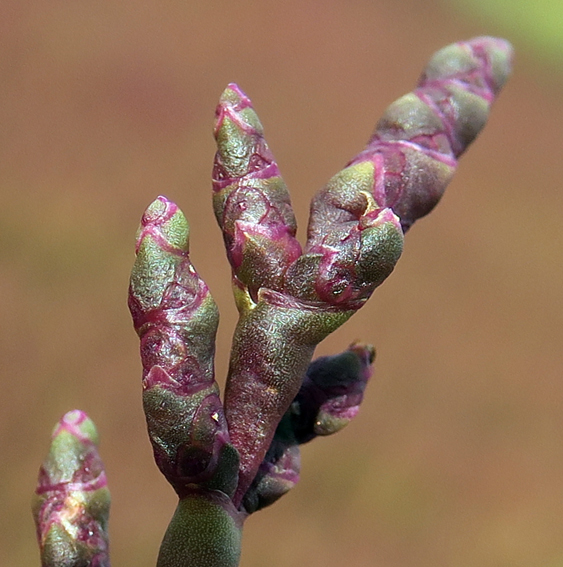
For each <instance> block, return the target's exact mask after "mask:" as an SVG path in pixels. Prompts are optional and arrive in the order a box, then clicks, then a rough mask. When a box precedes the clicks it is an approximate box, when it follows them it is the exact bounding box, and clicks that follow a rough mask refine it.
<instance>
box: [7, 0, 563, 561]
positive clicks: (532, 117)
mask: <svg viewBox="0 0 563 567" xmlns="http://www.w3.org/2000/svg"><path fill="white" fill-rule="evenodd" d="M456 10H457V9H455V8H453V7H452V6H450V5H449V4H447V3H441V2H437V1H434V2H431V1H430V2H420V0H405V1H392V0H372V1H369V2H368V1H367V0H366V1H364V0H358V1H355V0H348V1H347V0H325V1H322V2H321V1H320V0H306V1H302V2H299V1H295V0H286V1H285V2H274V1H273V0H264V1H262V2H257V1H251V0H239V1H238V2H226V1H224V0H215V1H211V2H189V1H188V2H186V1H184V2H174V1H165V2H155V1H151V0H138V1H136V2H131V1H129V0H121V1H120V2H111V1H104V0H99V1H97V2H92V1H91V0H90V1H84V0H74V1H72V2H69V1H64V0H58V1H57V0H49V1H47V0H4V1H3V2H2V3H1V4H0V37H1V38H2V39H1V40H0V76H1V80H0V191H1V203H2V206H1V207H0V243H1V245H0V316H1V319H2V325H1V326H0V361H1V362H2V372H1V374H0V387H1V390H0V404H1V411H0V451H1V455H2V457H1V459H0V510H1V512H0V565H2V566H10V567H12V566H13V567H19V566H22V567H23V566H24V565H25V566H28V565H39V558H38V552H37V550H36V545H35V534H34V527H33V523H32V519H31V514H30V511H29V501H30V498H31V494H32V492H33V490H34V485H35V479H36V475H37V470H38V467H39V465H40V462H41V460H42V458H43V457H44V455H45V453H46V450H47V447H48V443H49V435H50V431H51V429H52V427H53V425H54V424H55V422H56V421H57V419H59V417H60V416H61V415H62V414H63V413H64V412H66V411H67V410H69V409H72V408H75V407H76V408H81V409H83V410H85V411H86V412H88V414H89V415H90V416H91V417H92V419H94V421H95V422H96V424H97V425H98V428H99V430H100V433H101V438H102V446H101V450H102V454H103V457H104V460H105V463H106V466H107V472H108V476H109V480H110V488H111V490H112V495H113V507H112V517H111V547H112V561H113V564H114V565H116V566H121V565H123V566H128V565H129V566H136V567H145V566H146V567H149V566H151V565H154V564H155V558H156V554H157V552H158V546H159V542H160V539H161V537H162V534H163V532H164V530H165V528H166V525H167V522H168V519H169V517H170V516H171V514H172V511H173V509H174V505H175V498H174V495H173V493H172V491H171V489H170V488H169V487H168V485H167V484H166V482H165V481H164V479H163V477H161V475H160V474H159V473H158V471H157V469H156V467H155V465H154V463H153V461H152V454H151V450H150V446H149V442H148V439H147V436H146V433H145V424H144V417H143V414H142V409H141V401H140V398H141V391H140V372H141V369H140V362H139V359H138V353H137V350H138V344H137V343H138V341H137V337H136V335H135V333H134V331H133V329H132V325H131V322H130V318H129V314H128V311H127V307H126V294H127V286H128V277H129V270H130V268H131V265H132V262H133V257H134V237H135V231H136V229H137V224H138V221H139V218H140V216H141V214H142V212H143V210H144V208H145V207H146V206H147V205H148V203H149V202H150V201H152V199H153V198H154V197H155V196H156V195H158V194H161V193H162V194H165V195H166V196H167V197H169V198H171V199H173V200H174V201H176V202H177V203H178V204H179V206H180V207H181V208H182V209H183V210H184V212H185V214H186V216H187V217H188V219H189V220H190V223H191V229H192V259H193V261H194V264H195V265H196V267H197V268H198V270H199V271H200V273H201V274H202V275H203V277H204V278H205V280H206V281H207V283H208V285H209V286H210V288H211V290H212V293H213V295H214V297H215V299H216V301H217V302H218V304H219V307H220V310H221V315H222V319H221V326H220V331H219V336H218V345H217V346H218V356H217V375H218V379H219V381H220V382H221V383H223V377H224V376H225V373H226V368H227V360H228V352H229V343H230V336H231V332H232V329H233V327H234V324H235V321H236V311H235V308H234V306H233V302H232V298H231V291H230V286H229V270H228V266H227V263H226V260H225V256H224V251H223V249H222V241H221V236H220V233H219V230H218V228H217V227H216V225H215V220H214V218H213V215H212V210H211V204H210V202H211V197H210V171H211V165H212V160H213V155H214V142H213V138H212V135H211V129H212V123H213V115H214V109H215V105H216V102H217V100H218V98H219V95H220V93H221V92H222V90H223V89H224V88H225V86H226V85H227V83H228V82H231V81H235V82H237V83H238V84H239V85H240V86H241V87H242V88H243V89H244V90H245V91H246V92H247V94H248V95H249V96H250V97H251V98H252V100H253V102H254V104H255V107H256V109H257V111H258V114H259V115H260V117H261V119H262V122H263V124H264V126H265V129H266V135H267V138H268V141H269V144H270V146H271V148H272V150H273V151H274V153H275V155H276V157H277V159H278V163H279V165H280V168H281V170H282V173H283V174H284V177H285V180H286V181H287V183H288V185H289V187H290V189H291V190H292V200H293V204H294V208H295V210H296V214H297V217H298V220H299V223H300V227H301V237H302V236H303V232H304V228H305V226H306V222H307V210H308V202H309V200H310V198H311V196H312V195H313V193H314V192H315V191H316V190H317V189H318V188H320V187H321V186H322V185H323V184H324V183H325V182H326V181H327V180H328V179H329V178H330V177H331V176H332V175H333V174H334V173H336V171H338V170H339V169H340V168H341V167H342V166H343V165H344V164H345V163H346V162H347V161H348V159H350V158H351V157H352V156H353V155H354V154H355V153H357V152H358V151H359V150H361V149H362V148H363V145H364V143H365V142H366V141H367V139H368V137H369V135H370V133H371V130H372V128H373V126H374V125H375V123H376V121H377V119H378V118H379V116H380V115H381V113H382V112H383V110H384V109H385V107H386V106H387V105H388V104H389V103H390V102H392V101H393V100H394V99H396V98H398V97H399V96H400V95H402V94H404V93H406V92H408V91H410V90H411V89H412V87H413V86H414V84H415V82H416V80H417V78H418V76H419V74H420V72H421V70H422V69H423V67H424V65H425V63H426V61H427V60H428V58H429V57H430V56H431V54H432V53H433V52H434V51H436V50H437V49H439V48H440V47H442V46H444V45H447V44H448V43H451V42H453V41H457V40H460V39H467V38H469V37H472V36H474V35H484V34H490V35H495V34H500V33H504V34H505V35H506V37H507V38H508V39H509V40H511V41H512V42H513V43H514V45H515V47H516V51H517V59H516V68H515V71H514V75H513V77H512V78H511V79H510V81H509V83H508V84H507V86H506V87H505V90H504V91H503V92H502V94H501V96H500V99H499V101H498V103H497V104H496V106H495V107H494V108H493V112H492V115H491V118H490V121H489V124H488V125H487V127H486V129H485V131H484V133H483V134H482V135H481V137H480V138H479V139H478V140H477V142H476V143H475V144H474V146H473V147H472V148H471V149H470V151H469V152H468V154H467V155H466V156H465V157H464V158H463V159H462V161H461V165H460V168H459V171H458V174H457V176H456V178H455V180H454V181H453V182H452V183H451V185H450V187H449V189H448V191H447V192H446V195H445V197H444V198H443V200H442V202H441V203H440V205H439V206H438V207H437V209H436V210H435V211H434V212H433V213H432V215H431V216H430V217H428V218H427V219H423V220H421V221H419V223H418V224H417V225H416V226H415V227H414V228H413V229H412V230H411V231H410V232H409V234H408V236H407V238H406V246H405V252H404V254H403V257H402V259H401V261H400V262H399V264H398V267H397V268H396V270H395V272H394V273H393V275H392V276H391V277H390V278H389V280H388V281H387V282H386V283H385V284H384V285H383V286H382V288H380V289H379V290H377V292H376V293H375V294H374V297H373V298H372V299H371V301H370V302H369V303H368V305H367V306H366V307H364V309H362V311H360V312H359V313H358V314H357V315H355V316H354V317H353V318H352V320H351V321H350V322H349V323H347V324H346V325H345V326H344V327H342V328H341V329H340V330H338V331H337V332H336V333H334V335H332V336H331V337H329V338H328V339H327V340H326V341H325V342H324V343H323V344H322V345H321V346H320V347H319V349H318V353H319V354H327V353H331V352H337V351H340V350H342V349H343V348H345V347H346V346H347V345H348V344H349V343H350V342H351V341H352V340H354V339H363V340H366V341H371V342H373V343H374V344H375V345H376V346H377V350H378V358H377V362H376V373H375V378H374V379H373V381H372V382H371V383H370V385H369V388H368V392H367V396H366V399H365V401H364V404H363V407H362V411H361V412H360V415H359V416H358V418H357V419H356V420H355V421H354V422H353V423H352V424H351V425H350V426H349V427H348V428H347V429H346V430H345V431H343V432H342V433H340V434H339V435H338V436H335V437H332V438H328V439H319V440H317V441H316V442H315V443H312V444H311V445H308V446H305V447H304V450H303V472H302V480H301V482H300V484H299V485H298V487H297V488H295V489H294V490H293V491H292V492H291V493H290V494H289V495H287V496H286V497H284V498H283V499H282V500H281V501H280V502H279V503H277V504H276V505H275V506H273V507H272V508H269V509H267V510H265V511H263V512H260V513H257V514H256V515H255V516H252V517H251V518H250V519H249V521H248V522H247V525H246V529H245V534H244V540H243V556H242V565H243V566H244V567H272V566H280V567H281V566H283V567H294V566H302V565H307V566H310V567H316V566H319V567H320V566H323V567H332V566H334V567H341V566H342V565H354V566H355V567H363V566H368V565H369V566H372V567H376V566H386V567H415V566H416V567H420V566H426V565H428V566H444V567H446V566H455V567H473V566H475V567H504V566H506V567H509V566H510V567H520V566H522V567H524V566H525V567H536V566H538V567H539V566H542V567H558V566H562V565H563V435H562V432H563V411H562V410H563V381H562V379H561V369H562V354H561V351H562V349H561V339H562V337H563V326H562V323H563V310H562V307H563V306H562V299H561V290H562V283H563V263H562V262H561V251H562V245H561V242H562V237H563V228H562V226H561V213H562V211H563V196H562V191H561V179H562V178H563V159H562V157H563V156H562V144H561V125H562V124H563V105H562V102H561V101H562V97H561V89H562V87H563V75H562V74H561V72H560V71H559V69H560V68H561V67H560V66H559V67H557V66H555V65H553V63H549V62H547V61H544V60H542V59H541V58H540V57H539V56H538V55H536V54H535V52H533V51H530V49H528V44H527V43H526V42H525V41H524V40H523V39H521V36H520V35H518V34H517V33H516V32H515V33H514V35H513V36H512V35H511V32H510V28H508V29H507V28H502V27H499V25H497V24H496V23H495V21H493V20H491V21H487V20H483V19H478V18H475V19H473V18H472V17H471V16H469V15H467V14H465V13H462V12H459V11H456Z"/></svg>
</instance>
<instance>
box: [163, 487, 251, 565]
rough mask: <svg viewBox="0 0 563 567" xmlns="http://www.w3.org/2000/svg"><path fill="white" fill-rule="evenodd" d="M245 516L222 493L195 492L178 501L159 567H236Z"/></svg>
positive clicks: (166, 535) (167, 532)
mask: <svg viewBox="0 0 563 567" xmlns="http://www.w3.org/2000/svg"><path fill="white" fill-rule="evenodd" d="M243 519H244V517H243V515H242V514H241V513H239V512H238V511H237V510H236V509H235V508H234V506H233V503H232V502H231V500H230V499H229V498H228V497H227V496H226V495H225V494H223V493H222V492H220V491H209V490H208V491H196V490H194V492H192V493H191V494H189V495H187V496H185V497H184V498H182V499H181V500H180V501H179V502H178V506H177V508H176V511H175V512H174V516H173V517H172V520H171V521H170V525H169V526H168V529H167V530H166V534H165V535H164V539H163V541H162V545H161V548H160V553H159V555H158V561H157V567H236V566H237V565H238V564H239V559H240V549H241V537H242V524H243Z"/></svg>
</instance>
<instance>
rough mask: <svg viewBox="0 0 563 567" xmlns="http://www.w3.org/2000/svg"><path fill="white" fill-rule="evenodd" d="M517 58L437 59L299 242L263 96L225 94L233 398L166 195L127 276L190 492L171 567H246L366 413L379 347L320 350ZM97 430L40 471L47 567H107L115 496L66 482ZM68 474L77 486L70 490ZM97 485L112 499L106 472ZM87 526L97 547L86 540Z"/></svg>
mask: <svg viewBox="0 0 563 567" xmlns="http://www.w3.org/2000/svg"><path fill="white" fill-rule="evenodd" d="M511 57H512V50H511V47H510V45H509V44H508V43H507V42H506V41H504V40H501V39H496V38H490V37H480V38H475V39H473V40H470V41H467V42H460V43H456V44H453V45H450V46H448V47H446V48H444V49H442V50H441V51H439V52H437V53H436V54H435V55H434V57H433V58H432V59H431V61H430V63H429V64H428V66H427V68H426V70H425V71H424V73H423V75H422V77H421V79H420V81H419V83H418V85H417V87H416V89H415V90H414V91H413V92H412V93H409V94H407V95H405V96H403V97H402V98H400V99H398V100H397V101H395V102H394V103H393V104H392V105H391V106H390V107H389V108H388V109H387V110H386V112H385V114H384V115H383V118H382V119H381V120H380V121H379V122H378V124H377V126H376V128H375V132H374V133H373V135H372V137H371V139H370V141H369V142H368V145H367V146H366V148H365V149H364V150H363V151H362V152H361V153H360V154H358V155H357V156H356V157H355V158H354V159H353V160H352V161H351V162H350V163H349V164H348V165H347V166H346V167H345V168H344V169H343V170H342V171H340V172H339V173H337V174H336V175H335V176H334V177H333V178H332V179H331V180H330V181H329V182H328V184H327V185H326V186H325V187H324V188H323V189H322V190H321V191H319V192H318V193H317V195H316V196H315V197H314V199H313V201H312V204H311V215H310V220H309V226H308V231H307V241H306V244H305V246H304V248H303V249H302V247H301V245H300V244H299V242H298V241H297V239H296V237H295V234H296V228H297V227H296V222H295V217H294V214H293V210H292V208H291V203H290V198H289V193H288V190H287V188H286V185H285V183H284V181H283V179H282V177H281V175H280V172H279V169H278V166H277V164H276V162H275V160H274V157H273V155H272V153H271V151H270V149H269V147H268V145H267V143H266V140H265V138H264V132H263V128H262V125H261V123H260V120H259V119H258V116H257V114H256V112H255V111H254V108H253V106H252V104H251V102H250V100H249V99H248V97H247V96H246V95H245V94H244V93H243V92H242V91H241V90H240V89H239V87H238V86H237V85H234V84H231V85H229V86H228V87H227V89H226V90H225V91H224V92H223V94H222V95H221V98H220V100H219V105H218V107H217V112H216V120H215V138H216V140H217V147H218V151H217V154H216V156H215V165H214V168H213V207H214V211H215V216H216V218H217V221H218V223H219V226H220V228H221V230H222V232H223V238H224V241H225V247H226V250H227V257H228V260H229V262H230V264H231V268H232V285H233V290H234V296H235V301H236V305H237V307H238V310H239V321H238V324H237V327H236V329H235V333H234V338H233V346H232V351H231V359H230V366H229V374H228V377H227V387H226V392H225V399H224V403H221V400H220V397H219V389H218V387H217V383H216V382H215V379H214V371H213V359H214V350H215V346H214V345H215V334H216V330H217V323H218V317H219V315H218V311H217V307H216V305H215V302H214V301H213V299H212V297H211V295H210V293H209V289H208V288H207V286H206V285H205V283H204V282H203V280H202V279H201V278H200V277H199V275H198V274H197V272H196V270H195V268H194V267H193V265H192V263H191V261H190V258H189V247H188V243H189V238H188V236H189V227H188V223H187V221H186V219H185V217H184V215H183V214H182V212H181V211H180V210H179V209H178V207H177V206H176V205H175V204H174V203H172V202H170V201H169V200H167V199H166V198H165V197H158V198H157V199H156V200H155V201H154V202H153V203H152V204H151V205H150V206H149V207H148V209H147V210H146V212H145V214H144V215H143V218H142V221H141V226H140V229H139V232H138V236H137V248H136V251H137V259H136V262H135V265H134V267H133V272H132V275H131V285H130V290H129V307H130V310H131V314H132V316H133V323H134V325H135V329H136V331H137V333H138V335H139V337H140V339H141V359H142V363H143V404H144V409H145V414H146V419H147V426H148V432H149V437H150V440H151V443H152V446H153V451H154V456H155V460H156V463H157V465H158V467H159V468H160V470H161V472H162V473H163V474H164V476H165V477H166V479H167V480H168V481H169V482H170V484H171V485H172V487H173V488H174V490H175V491H176V493H177V494H178V497H179V502H178V507H177V509H176V512H175V514H174V516H173V518H172V521H171V523H170V526H169V527H168V530H167V532H166V535H165V536H164V541H163V543H162V547H161V550H160V554H159V558H158V566H159V567H235V566H236V565H238V562H239V556H240V540H241V532H242V527H243V523H244V520H245V518H246V517H247V516H248V515H249V514H251V513H252V512H255V511H257V510H259V509H261V508H263V507H265V506H268V505H270V504H272V503H273V502H274V501H276V500H277V499H278V498H279V497H280V496H282V495H283V494H285V493H286V492H287V491H288V490H290V489H291V488H292V486H294V485H295V483H296V482H297V481H298V478H299V473H300V457H299V451H300V449H299V446H300V445H301V444H303V443H306V442H308V441H311V440H312V439H314V438H315V437H316V436H318V435H329V434H331V433H334V432H336V431H338V430H340V429H342V427H344V426H345V425H346V424H347V423H348V422H349V421H350V420H351V419H352V417H354V416H355V415H356V413H357V412H358V408H359V405H360V403H361V401H362V398H363V394H364V390H365V387H366V384H367V381H368V379H369V377H370V375H371V365H372V363H373V359H374V356H375V351H374V349H373V347H371V346H370V345H365V344H361V343H354V344H352V345H351V346H350V347H349V348H348V349H347V350H345V351H344V352H343V353H341V354H339V355H336V356H331V357H323V358H319V359H317V360H315V361H313V362H311V358H312V355H313V352H314V350H315V347H316V345H317V344H318V343H319V342H320V341H322V340H323V339H324V338H325V337H326V336H327V335H328V334H329V333H331V332H332V331H334V330H335V329H336V328H337V327H339V326H340V325H341V324H342V323H344V322H345V321H346V320H348V319H349V318H350V317H351V316H352V315H353V314H354V313H355V312H356V311H357V310H358V309H359V308H360V307H361V306H362V305H364V303H365V302H366V301H367V300H368V299H369V297H370V296H371V294H372V292H373V290H374V289H375V288H376V287H377V286H378V285H380V284H381V283H382V282H383V281H384V280H385V279H386V278H387V276H388V275H389V274H390V273H391V272H392V270H393V268H394V266H395V264H396V262H397V260H398V259H399V257H400V255H401V252H402V248H403V235H404V233H405V232H406V231H407V230H408V229H409V228H410V226H411V225H412V224H413V223H414V222H415V220H416V219H418V218H420V217H421V216H423V215H426V214H427V213H429V212H430V211H431V210H432V208H433V207H434V206H435V205H436V203H437V202H438V200H439V199H440V197H441V195H442V194H443V192H444V189H445V188H446V185H447V184H448V182H449V181H450V179H451V177H452V175H453V173H454V171H455V167H456V165H457V158H458V157H459V156H460V155H461V153H463V151H465V149H466V148H467V146H468V145H469V144H470V143H471V142H472V141H473V140H474V138H475V137H476V136H477V134H478V133H479V131H480V130H481V129H482V127H483V126H484V124H485V121H486V119H487V116H488V113H489V109H490V106H491V104H492V102H493V100H494V98H495V96H496V94H497V93H498V91H499V90H500V88H501V87H502V85H503V84H504V82H505V80H506V78H507V77H508V74H509V72H510V65H511ZM69 415H70V416H71V417H70V418H69V417H68V416H69ZM76 415H78V414H77V413H76V412H74V413H71V414H67V417H65V418H63V422H62V423H66V422H73V421H76V420H75V417H76ZM80 415H81V416H82V415H83V414H80ZM65 419H66V422H65V421H64V420H65ZM81 419H82V417H81ZM84 419H86V418H85V416H84ZM87 423H88V424H90V423H91V422H90V421H89V420H88V421H87ZM88 427H90V426H88ZM91 427H93V426H91ZM57 435H58V434H57ZM91 438H92V435H91V436H90V437H88V436H83V437H80V439H79V440H78V441H76V440H75V441H73V442H72V443H70V442H69V443H66V442H65V443H66V444H65V443H62V442H59V441H57V439H58V437H57V436H56V437H55V440H54V442H53V449H52V451H51V454H50V457H49V458H48V459H47V461H46V463H45V465H44V467H43V469H42V471H43V472H42V474H41V477H40V485H39V488H38V491H37V494H38V497H37V498H38V502H39V504H37V505H36V508H35V509H36V521H37V526H38V537H39V541H40V547H41V551H42V562H43V566H44V567H60V566H62V565H64V566H65V567H66V566H68V567H70V566H71V565H73V566H75V567H79V566H82V565H84V566H86V565H92V566H105V565H108V564H109V562H108V560H107V539H106V538H105V533H106V532H105V529H106V520H107V505H109V499H108V498H107V494H106V492H100V493H98V492H95V494H96V497H95V498H96V499H97V500H96V499H95V500H94V501H95V502H98V501H99V502H102V500H103V502H104V506H105V507H102V506H101V505H100V507H99V508H97V509H95V510H94V509H93V508H92V507H91V505H90V502H91V499H88V498H86V497H83V496H82V494H83V493H84V491H85V490H86V489H84V487H81V485H80V486H79V485H76V483H75V481H74V480H70V479H71V478H74V476H73V475H77V476H80V475H81V474H82V473H81V472H80V471H83V470H84V469H83V467H84V462H85V459H90V458H93V457H91V456H90V455H91V454H94V453H93V451H94V449H95V447H94V445H93V444H92V443H91V442H89V441H88V439H91ZM73 439H74V438H73ZM76 439H78V437H77V438H76ZM67 445H68V450H67V449H66V447H67ZM65 451H67V452H65ZM53 455H56V457H53ZM77 455H78V456H77ZM95 455H96V459H98V460H96V463H100V461H99V458H98V457H97V453H95ZM67 461H68V463H67ZM53 463H55V464H53ZM65 463H67V464H65ZM98 466H101V464H99V465H98ZM57 467H59V468H57ZM59 469H60V470H61V471H63V473H59V472H58V471H59ZM45 471H47V473H48V475H49V480H48V481H46V480H45V474H46V473H45ZM61 474H62V476H61ZM99 474H100V475H102V474H103V471H102V470H101V469H100V472H99ZM59 477H61V478H63V477H64V479H65V480H64V482H66V483H67V484H64V483H63V484H62V485H61V486H62V488H61V489H60V490H59V488H58V486H59V484H57V483H61V482H63V481H59V480H57V479H58V478H59ZM97 478H98V480H99V478H102V477H101V476H99V477H97ZM68 483H70V484H68ZM100 483H101V481H100ZM63 485H64V486H63ZM88 486H89V485H88ZM94 486H95V487H96V490H103V491H106V489H105V476H104V477H103V485H102V484H96V483H94ZM54 487H55V488H54ZM88 490H90V489H88ZM81 491H82V492H81ZM67 494H71V495H72V497H68V496H66V495H67ZM98 494H100V495H106V496H104V498H105V500H104V499H103V498H102V496H99V495H98ZM76 495H79V496H76ZM81 498H82V500H80V499H81ZM76 502H80V503H81V504H80V505H78V504H76ZM73 506H74V507H73ZM77 506H78V507H77ZM75 510H79V513H80V514H81V516H80V518H84V523H83V524H80V522H78V523H79V524H80V526H79V527H78V528H76V525H77V524H76V522H74V523H73V521H74V520H72V521H69V520H68V518H69V517H70V518H71V519H74V518H75V517H76V516H75V515H73V514H74V511H75ZM77 513H78V512H77ZM86 525H87V526H89V527H88V530H90V527H91V529H92V530H93V533H95V534H97V535H96V538H94V539H88V538H85V536H84V535H83V531H84V530H83V529H82V528H83V526H86ZM88 533H90V532H88ZM98 536H99V537H98ZM102 536H103V537H102ZM67 550H68V551H67ZM63 557H64V558H65V560H66V558H69V559H68V561H67V562H63V560H62V559H61V558H63Z"/></svg>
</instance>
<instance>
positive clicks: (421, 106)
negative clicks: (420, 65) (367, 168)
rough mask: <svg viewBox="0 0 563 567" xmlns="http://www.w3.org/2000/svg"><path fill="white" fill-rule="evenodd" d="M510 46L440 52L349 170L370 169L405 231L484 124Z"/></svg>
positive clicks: (479, 41)
mask: <svg viewBox="0 0 563 567" xmlns="http://www.w3.org/2000/svg"><path fill="white" fill-rule="evenodd" d="M511 64H512V47H511V45H510V44H509V43H508V42H507V41H505V40H502V39H498V38H493V37H477V38H474V39H472V40H470V41H462V42H459V43H454V44H452V45H449V46H447V47H444V48H443V49H441V50H440V51H438V52H437V53H435V54H434V56H433V57H432V59H431V60H430V62H429V63H428V65H427V67H426V69H425V71H424V73H423V74H422V77H421V78H420V80H419V83H418V85H417V88H416V89H415V90H414V91H413V92H411V93H409V94H407V95H405V96H403V97H401V98H399V99H398V100H396V101H395V102H394V103H393V104H391V105H390V106H389V108H387V110H386V111H385V113H384V115H383V117H382V118H381V120H380V121H379V122H378V124H377V126H376V128H375V132H374V133H373V135H372V137H371V139H370V141H369V143H368V145H367V147H366V148H365V150H364V151H363V152H361V153H360V154H359V155H358V156H356V157H355V158H354V159H353V160H352V161H351V162H350V166H351V167H354V166H358V165H362V164H364V165H365V164H371V165H372V167H373V176H372V181H371V188H370V189H369V191H370V193H371V194H372V195H373V197H374V200H375V201H376V203H377V204H378V206H380V207H390V208H392V209H393V211H394V212H395V213H396V214H397V215H398V217H399V218H400V219H401V224H402V226H403V229H404V230H405V231H406V230H408V228H410V226H411V225H412V224H413V223H414V222H415V221H416V220H417V219H418V218H420V217H422V216H424V215H426V214H428V213H429V212H430V211H431V210H432V209H433V208H434V206H435V205H436V204H437V203H438V201H439V200H440V198H441V196H442V194H443V193H444V190H445V188H446V186H447V185H448V183H449V181H450V180H451V178H452V176H453V174H454V172H455V169H456V166H457V158H458V157H459V156H460V155H461V154H462V153H463V152H464V151H465V150H466V149H467V147H468V146H469V144H471V142H472V141H473V140H474V139H475V138H476V136H477V134H478V133H479V132H480V131H481V130H482V128H483V127H484V125H485V123H486V121H487V118H488V115H489V111H490V107H491V105H492V103H493V101H494V99H495V97H496V95H497V94H498V92H499V91H500V89H501V87H502V86H503V85H504V83H505V81H506V79H507V78H508V75H509V74H510V69H511Z"/></svg>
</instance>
